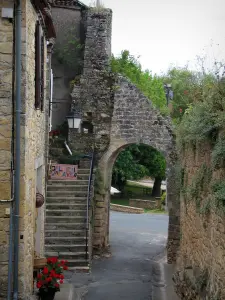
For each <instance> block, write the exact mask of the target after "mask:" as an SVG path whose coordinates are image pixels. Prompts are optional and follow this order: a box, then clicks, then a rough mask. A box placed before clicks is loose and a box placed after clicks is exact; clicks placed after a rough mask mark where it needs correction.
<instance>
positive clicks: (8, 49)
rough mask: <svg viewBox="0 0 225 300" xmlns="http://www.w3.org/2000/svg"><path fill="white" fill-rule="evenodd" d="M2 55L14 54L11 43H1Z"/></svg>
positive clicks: (0, 50) (0, 51)
mask: <svg viewBox="0 0 225 300" xmlns="http://www.w3.org/2000/svg"><path fill="white" fill-rule="evenodd" d="M0 53H2V54H3V53H5V54H12V43H11V42H1V43H0ZM11 79H12V78H11Z"/></svg>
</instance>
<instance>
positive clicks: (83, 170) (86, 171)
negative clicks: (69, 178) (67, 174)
mask: <svg viewBox="0 0 225 300" xmlns="http://www.w3.org/2000/svg"><path fill="white" fill-rule="evenodd" d="M77 174H78V175H83V174H85V175H88V176H89V174H90V168H78V170H77Z"/></svg>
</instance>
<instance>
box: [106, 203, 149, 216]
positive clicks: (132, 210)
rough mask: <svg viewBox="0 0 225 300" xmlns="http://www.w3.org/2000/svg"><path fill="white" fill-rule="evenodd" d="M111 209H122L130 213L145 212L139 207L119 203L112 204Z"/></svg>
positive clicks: (121, 210)
mask: <svg viewBox="0 0 225 300" xmlns="http://www.w3.org/2000/svg"><path fill="white" fill-rule="evenodd" d="M110 209H111V210H114V211H120V212H124V213H129V214H143V213H144V209H143V208H139V207H131V206H125V205H118V204H112V203H111V204H110Z"/></svg>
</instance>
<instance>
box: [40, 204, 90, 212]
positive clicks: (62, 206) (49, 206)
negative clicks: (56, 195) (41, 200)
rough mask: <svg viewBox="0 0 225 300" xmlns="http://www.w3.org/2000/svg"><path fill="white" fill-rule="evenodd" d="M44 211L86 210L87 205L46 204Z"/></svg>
mask: <svg viewBox="0 0 225 300" xmlns="http://www.w3.org/2000/svg"><path fill="white" fill-rule="evenodd" d="M46 209H47V210H51V209H53V210H54V209H72V210H85V211H86V210H87V204H86V203H78V204H77V203H75V204H70V203H47V204H46Z"/></svg>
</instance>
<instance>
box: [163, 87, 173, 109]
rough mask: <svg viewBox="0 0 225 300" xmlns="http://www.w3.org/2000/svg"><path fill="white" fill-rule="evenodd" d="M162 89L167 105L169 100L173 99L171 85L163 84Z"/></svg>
mask: <svg viewBox="0 0 225 300" xmlns="http://www.w3.org/2000/svg"><path fill="white" fill-rule="evenodd" d="M164 90H165V93H166V102H167V106H168V104H169V101H170V100H173V90H172V86H171V84H169V83H168V84H164Z"/></svg>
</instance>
